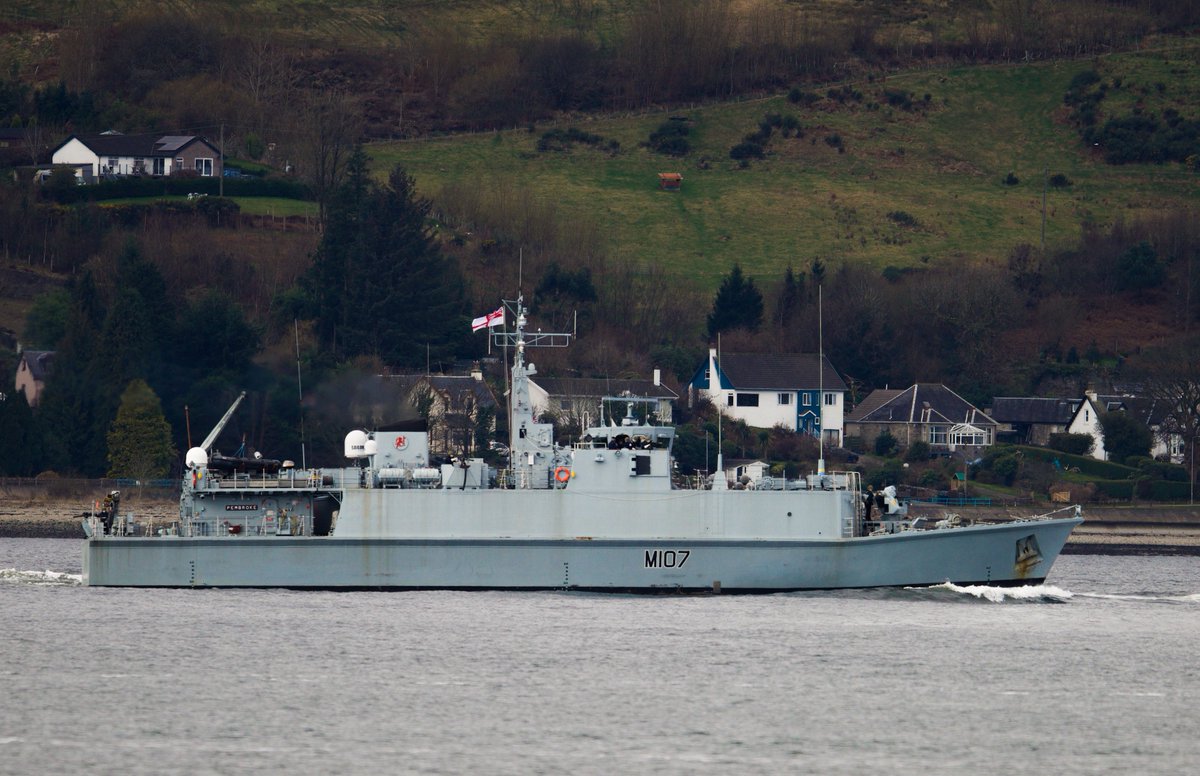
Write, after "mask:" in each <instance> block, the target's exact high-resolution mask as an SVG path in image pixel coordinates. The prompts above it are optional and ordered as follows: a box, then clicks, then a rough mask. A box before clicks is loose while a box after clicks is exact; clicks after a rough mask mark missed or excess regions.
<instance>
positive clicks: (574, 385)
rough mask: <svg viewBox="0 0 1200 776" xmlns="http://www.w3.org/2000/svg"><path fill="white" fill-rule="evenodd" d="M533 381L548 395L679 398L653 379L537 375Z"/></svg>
mask: <svg viewBox="0 0 1200 776" xmlns="http://www.w3.org/2000/svg"><path fill="white" fill-rule="evenodd" d="M533 382H534V383H535V384H536V385H537V386H538V387H540V388H541V389H542V390H543V391H545V392H546V393H547V394H549V395H550V396H572V397H578V398H602V397H605V396H625V395H626V393H627V392H628V395H630V396H640V397H643V398H648V399H671V400H672V401H673V400H675V399H678V398H679V394H677V393H675V391H673V390H671V389H670V388H668V387H667V386H665V385H661V384H659V385H655V384H654V381H653V380H610V379H608V378H604V377H539V378H535V379H534V380H533Z"/></svg>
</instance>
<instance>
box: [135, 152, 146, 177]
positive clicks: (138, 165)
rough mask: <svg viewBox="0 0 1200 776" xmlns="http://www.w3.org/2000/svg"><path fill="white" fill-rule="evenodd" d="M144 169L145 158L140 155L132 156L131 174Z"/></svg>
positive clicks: (140, 172)
mask: <svg viewBox="0 0 1200 776" xmlns="http://www.w3.org/2000/svg"><path fill="white" fill-rule="evenodd" d="M145 171H146V160H145V159H143V158H142V157H140V156H135V157H134V158H133V174H134V175H141V174H142V173H144V172H145Z"/></svg>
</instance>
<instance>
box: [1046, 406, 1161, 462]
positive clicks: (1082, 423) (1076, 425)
mask: <svg viewBox="0 0 1200 776" xmlns="http://www.w3.org/2000/svg"><path fill="white" fill-rule="evenodd" d="M1163 410H1164V408H1163V406H1162V405H1161V403H1159V404H1156V403H1155V402H1154V401H1152V400H1149V399H1139V398H1138V397H1136V396H1130V395H1123V396H1104V395H1100V394H1097V393H1096V392H1095V391H1088V392H1087V393H1086V395H1085V396H1084V398H1083V401H1081V402H1080V403H1079V408H1078V409H1077V410H1076V412H1075V415H1074V417H1072V418H1071V424H1070V425H1069V426H1068V427H1067V431H1068V432H1070V433H1072V434H1087V435H1088V436H1090V437H1091V438H1092V440H1093V444H1092V451H1091V453H1089V455H1091V456H1092V457H1093V458H1096V459H1098V460H1101V461H1107V460H1108V451H1106V450H1105V449H1104V432H1103V430H1102V429H1101V427H1100V416H1101V415H1102V414H1103V413H1106V412H1128V413H1130V414H1131V415H1133V417H1135V418H1137V419H1138V420H1140V421H1141V422H1142V423H1145V424H1146V426H1147V427H1148V428H1149V429H1150V431H1151V433H1152V434H1153V435H1154V442H1153V444H1152V446H1151V448H1150V457H1151V458H1166V459H1167V460H1169V461H1171V462H1173V463H1182V462H1183V437H1181V436H1180V435H1178V434H1170V433H1164V432H1163V430H1162V415H1163ZM1118 463H1124V462H1123V461H1118Z"/></svg>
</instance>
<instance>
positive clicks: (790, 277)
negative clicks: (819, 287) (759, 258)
mask: <svg viewBox="0 0 1200 776" xmlns="http://www.w3.org/2000/svg"><path fill="white" fill-rule="evenodd" d="M803 301H804V275H803V274H800V275H797V274H796V273H795V271H793V270H792V267H791V265H790V264H789V265H788V268H787V272H785V273H784V275H783V282H782V283H781V284H780V286H779V292H778V294H777V295H776V297H775V323H776V325H778V326H779V328H781V329H786V328H787V327H788V326H789V325H790V324H791V323H792V320H793V319H794V318H795V317H796V313H797V312H798V311H799V309H800V304H801V302H803Z"/></svg>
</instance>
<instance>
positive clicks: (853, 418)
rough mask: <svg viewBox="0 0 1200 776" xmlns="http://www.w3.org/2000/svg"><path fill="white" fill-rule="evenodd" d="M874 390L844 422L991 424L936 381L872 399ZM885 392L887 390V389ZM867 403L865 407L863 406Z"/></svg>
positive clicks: (968, 403) (990, 421)
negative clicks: (878, 398) (884, 397)
mask: <svg viewBox="0 0 1200 776" xmlns="http://www.w3.org/2000/svg"><path fill="white" fill-rule="evenodd" d="M875 393H878V391H873V392H872V393H871V395H869V396H867V398H866V399H864V400H863V402H862V404H859V405H858V407H857V408H855V410H854V412H852V413H850V415H849V417H847V418H846V422H848V423H905V424H909V423H949V424H957V423H970V424H971V425H972V426H977V427H981V426H994V425H996V421H994V420H992V419H991V418H990V417H988V416H987V415H986V414H985V413H984V412H983V410H981V409H979V408H978V407H976V406H975V405H973V404H971V403H970V402H969V401H967V400H966V399H964V398H963V397H961V396H959V395H958V394H957V393H955V392H954V391H952V390H950V389H949V388H947V387H946V386H944V385H942V384H940V383H917V384H916V385H913V386H912V387H910V388H906V389H905V390H903V391H900V392H899V393H897V394H896V395H895V396H891V397H888V398H886V399H885V400H884V401H878V400H874V399H873V396H874V394H875ZM889 393H891V392H890V391H889ZM868 404H870V405H871V406H868V407H866V409H865V410H864V405H868Z"/></svg>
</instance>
